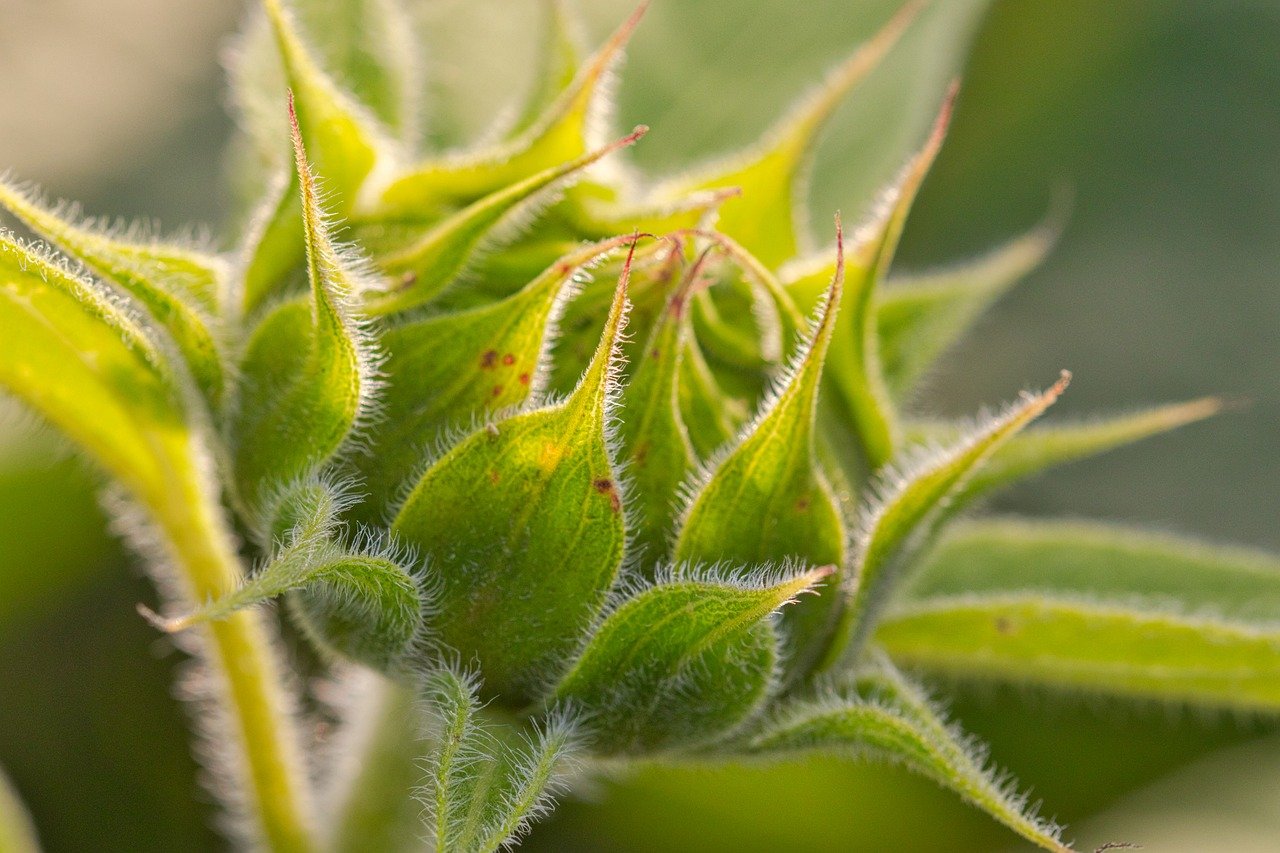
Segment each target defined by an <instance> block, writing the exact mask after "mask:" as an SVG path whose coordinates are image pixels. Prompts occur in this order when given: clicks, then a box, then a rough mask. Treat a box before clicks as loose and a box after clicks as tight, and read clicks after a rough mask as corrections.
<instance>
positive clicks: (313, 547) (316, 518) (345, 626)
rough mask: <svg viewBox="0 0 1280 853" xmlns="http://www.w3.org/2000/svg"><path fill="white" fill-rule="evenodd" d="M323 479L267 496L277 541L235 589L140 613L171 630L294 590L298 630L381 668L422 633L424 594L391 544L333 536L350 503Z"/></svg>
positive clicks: (408, 560) (373, 538)
mask: <svg viewBox="0 0 1280 853" xmlns="http://www.w3.org/2000/svg"><path fill="white" fill-rule="evenodd" d="M349 500H350V499H349V498H346V497H345V496H344V495H343V494H342V493H341V492H340V491H339V490H337V489H334V488H333V487H331V486H329V485H328V484H326V483H324V482H321V481H312V480H307V481H301V482H299V483H297V484H293V485H291V486H290V487H287V488H285V489H283V490H281V492H280V493H279V494H278V495H275V496H273V498H272V501H271V503H272V504H273V505H274V506H275V507H276V511H275V513H273V514H274V515H275V519H274V521H273V524H274V526H276V527H277V528H279V527H282V526H283V525H286V524H289V522H290V520H292V526H290V527H288V528H287V530H286V532H284V534H283V535H282V536H279V537H278V538H277V539H276V545H277V547H276V549H275V553H274V556H273V558H272V559H271V561H270V562H269V563H267V564H266V565H265V566H263V567H262V568H261V569H259V570H258V571H257V572H255V573H254V574H253V576H252V577H250V578H249V579H248V580H246V581H245V582H244V583H243V584H241V585H240V587H239V588H237V589H235V590H234V591H232V592H229V593H227V594H226V595H224V596H222V597H221V598H218V599H215V600H213V601H209V602H206V603H204V604H202V605H201V606H199V607H197V608H196V609H195V610H193V611H191V612H190V613H185V614H183V615H181V616H176V617H170V618H161V617H158V616H156V615H155V614H153V613H151V612H150V611H149V610H147V609H146V608H143V607H141V606H140V607H139V610H140V611H141V612H142V613H143V615H144V616H146V617H147V618H148V620H149V621H151V622H152V623H153V624H154V625H156V627H158V628H160V629H161V630H163V631H167V632H170V633H174V632H178V631H185V630H187V629H188V628H191V627H192V626H195V625H199V624H203V623H205V622H211V621H216V620H219V619H225V618H227V617H228V616H230V615H231V614H233V613H235V612H237V611H239V610H243V609H244V608H246V607H254V606H257V605H260V604H263V603H265V602H267V601H270V600H271V599H273V598H277V597H279V596H281V595H284V594H285V593H289V592H297V595H296V596H295V597H294V599H293V602H292V603H293V610H294V612H295V614H297V615H298V616H299V617H300V619H301V622H302V628H303V630H304V631H305V632H306V633H307V634H308V636H310V637H311V638H312V640H314V641H315V642H316V644H317V645H318V646H319V647H320V648H323V649H329V650H332V651H334V652H336V653H338V654H341V655H344V656H346V657H349V658H352V659H354V660H358V661H360V662H362V663H364V664H366V665H368V666H371V667H373V668H375V669H378V670H382V671H386V670H387V669H388V668H390V667H391V666H393V665H394V664H395V663H397V662H398V661H399V660H400V659H401V658H402V656H403V655H404V654H405V653H406V652H407V651H408V650H409V647H410V644H411V643H412V642H413V640H414V639H415V638H416V637H417V636H418V635H419V633H420V632H421V630H422V627H423V624H422V611H423V603H422V594H421V592H420V591H419V589H418V584H417V582H416V581H415V580H414V578H413V577H412V576H411V575H410V574H409V572H408V570H407V569H405V568H404V566H405V565H407V564H410V563H411V562H412V560H411V558H410V557H409V556H408V555H407V554H405V553H404V552H403V551H401V550H399V549H396V548H394V547H393V546H392V545H391V544H390V543H389V542H387V541H385V540H383V539H380V538H379V537H377V536H375V535H373V534H368V535H365V536H363V537H361V538H360V539H359V540H358V541H357V542H356V543H355V545H354V546H350V547H348V546H345V545H343V544H341V543H340V542H339V541H338V540H337V533H338V530H337V528H338V514H339V513H340V512H341V511H342V510H343V509H345V507H346V506H347V505H348V503H349Z"/></svg>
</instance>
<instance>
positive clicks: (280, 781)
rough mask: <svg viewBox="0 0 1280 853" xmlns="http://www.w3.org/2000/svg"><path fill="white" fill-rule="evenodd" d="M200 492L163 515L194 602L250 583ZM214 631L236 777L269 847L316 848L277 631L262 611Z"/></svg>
mask: <svg viewBox="0 0 1280 853" xmlns="http://www.w3.org/2000/svg"><path fill="white" fill-rule="evenodd" d="M191 491H192V492H193V494H190V495H184V496H182V497H183V499H181V500H177V499H174V500H170V501H169V502H168V504H167V506H166V507H165V509H164V511H163V512H161V513H159V518H158V520H159V522H160V525H161V527H162V528H163V529H164V531H165V533H166V535H167V538H168V540H169V543H170V545H171V547H172V548H173V550H174V554H175V557H176V562H177V568H178V570H179V573H180V575H181V580H182V581H183V582H184V585H185V586H186V592H187V595H188V596H189V597H190V598H191V600H192V601H194V602H202V601H208V600H213V599H217V598H220V597H221V596H224V595H226V594H228V593H229V592H231V591H232V590H234V589H236V587H237V586H238V585H239V584H240V583H241V582H242V580H243V571H242V568H241V564H240V561H239V559H238V558H237V556H236V554H235V551H234V549H233V547H232V542H231V536H230V533H229V531H227V530H226V528H225V525H224V524H223V521H222V519H221V518H220V517H219V516H218V515H217V514H216V511H214V510H212V509H211V508H210V507H209V503H208V501H207V499H205V498H204V496H202V495H201V494H199V493H198V489H192V490H191ZM202 630H204V631H206V632H207V634H206V636H207V638H208V643H207V649H208V652H207V658H208V659H207V661H206V663H207V665H208V666H209V668H210V670H212V672H211V677H212V678H213V679H214V682H215V685H216V686H215V690H214V691H213V692H214V695H213V697H212V699H213V701H217V702H219V703H220V704H221V705H222V707H221V708H220V709H219V711H220V712H221V714H222V715H223V716H224V717H225V719H226V721H227V727H228V731H226V732H223V733H220V734H221V736H222V737H226V738H229V739H231V740H232V743H229V744H226V745H223V744H219V745H218V746H219V747H221V748H225V749H227V750H228V752H230V751H231V750H234V751H235V752H234V755H233V759H232V760H233V763H232V768H233V770H234V772H236V773H237V774H238V775H239V777H240V778H237V779H235V780H233V784H236V785H237V786H238V787H239V788H240V790H241V791H242V792H243V793H242V796H243V798H244V802H245V806H246V807H247V810H248V811H249V813H250V816H251V817H252V818H253V819H254V820H256V823H257V826H256V830H257V834H258V835H259V836H260V840H261V842H262V844H263V845H264V846H265V847H266V848H267V849H269V850H273V851H278V853H286V852H287V853H295V851H311V850H314V849H315V844H314V841H313V838H312V833H311V831H310V827H309V814H310V810H309V808H308V805H309V799H310V797H309V791H308V790H307V782H306V778H307V777H306V774H305V773H304V772H303V769H302V761H301V756H300V749H299V742H298V738H297V733H296V731H295V728H294V721H293V718H292V709H291V708H290V707H289V703H288V699H287V696H288V694H287V692H286V691H285V690H284V689H283V688H282V686H281V684H282V682H281V666H280V662H279V661H278V660H277V659H276V654H275V651H274V649H275V645H274V643H273V637H272V635H271V629H270V628H269V627H268V625H267V624H266V623H265V622H264V621H263V619H262V616H261V614H260V613H259V612H257V611H241V612H238V613H234V614H232V615H230V616H228V617H227V618H226V619H223V620H220V621H217V622H212V623H210V624H209V625H207V626H206V627H205V628H203V629H202Z"/></svg>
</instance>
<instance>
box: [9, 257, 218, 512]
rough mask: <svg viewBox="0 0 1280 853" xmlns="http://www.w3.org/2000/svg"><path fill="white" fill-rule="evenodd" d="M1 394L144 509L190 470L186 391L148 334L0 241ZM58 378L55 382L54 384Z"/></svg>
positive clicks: (45, 264) (86, 288) (95, 291)
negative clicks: (64, 438)
mask: <svg viewBox="0 0 1280 853" xmlns="http://www.w3.org/2000/svg"><path fill="white" fill-rule="evenodd" d="M0 328H3V329H4V334H5V351H4V357H3V358H0V387H3V388H4V389H5V390H7V391H8V392H9V393H11V394H13V395H14V396H16V397H17V398H18V399H19V400H20V401H21V402H23V403H24V404H26V405H27V406H28V407H30V408H31V409H32V410H34V411H35V412H36V413H37V414H38V415H40V416H41V417H42V418H44V419H45V420H47V421H48V422H49V423H51V424H53V425H54V426H55V427H56V428H57V429H58V430H60V431H61V432H62V433H63V434H65V435H66V436H68V437H69V438H70V439H71V440H72V441H73V442H74V443H75V444H76V445H77V446H79V447H80V448H81V449H82V450H84V451H85V452H86V453H88V455H89V456H90V457H91V458H92V459H94V460H95V461H96V462H97V463H98V464H100V465H101V466H103V467H104V468H106V469H107V470H108V471H109V472H110V473H111V474H112V475H113V476H114V477H116V478H117V479H119V480H120V481H121V482H122V483H124V484H125V486H126V487H128V489H129V490H130V491H131V492H132V493H133V494H134V495H135V496H136V497H138V498H140V499H142V500H143V502H144V503H146V504H147V505H148V506H151V507H153V508H154V507H162V506H163V505H164V504H165V502H166V501H167V500H168V499H169V498H170V497H171V495H172V489H171V483H172V480H173V479H174V478H175V476H177V477H183V476H185V475H186V474H190V473H192V467H191V459H192V456H193V450H194V448H193V446H192V434H191V429H190V426H189V424H188V416H187V412H186V407H185V405H184V403H183V396H184V395H183V393H182V391H181V389H180V388H179V386H178V384H177V382H176V380H175V379H174V377H173V376H172V375H171V374H170V373H169V372H168V370H167V368H166V367H165V362H164V358H163V356H162V355H161V353H160V352H159V351H158V350H157V348H156V346H155V344H154V343H153V342H152V341H151V340H150V339H149V337H148V336H147V334H146V332H145V331H144V330H143V328H142V327H141V326H139V325H138V324H137V323H136V322H135V321H134V320H133V319H131V318H130V317H129V316H128V315H127V314H126V313H125V311H124V310H123V309H122V308H121V307H120V306H119V305H118V304H116V303H115V302H114V301H112V299H111V298H110V297H109V296H108V295H107V294H106V293H104V292H103V290H102V289H100V288H99V287H98V286H97V285H96V284H94V283H93V282H91V281H90V280H88V279H86V278H82V277H79V276H77V275H75V274H73V273H71V272H69V271H68V270H67V269H66V268H65V267H63V266H62V265H60V264H59V263H57V262H56V261H53V260H50V259H49V258H48V257H47V256H45V255H43V254H40V253H39V252H36V251H33V250H32V249H31V248H29V247H27V246H24V245H23V244H21V243H19V242H17V241H16V240H14V239H13V238H12V237H10V236H8V235H5V234H0ZM55 378H56V381H55Z"/></svg>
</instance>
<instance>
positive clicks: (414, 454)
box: [354, 237, 632, 513]
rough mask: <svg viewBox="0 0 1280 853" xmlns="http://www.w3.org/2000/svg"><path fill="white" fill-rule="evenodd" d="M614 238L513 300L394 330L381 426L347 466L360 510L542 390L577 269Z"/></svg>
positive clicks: (567, 259)
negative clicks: (443, 442)
mask: <svg viewBox="0 0 1280 853" xmlns="http://www.w3.org/2000/svg"><path fill="white" fill-rule="evenodd" d="M631 241H632V238H631V237H615V238H613V239H611V240H606V241H603V242H600V243H592V244H589V245H587V246H582V247H580V248H578V249H577V250H575V251H573V252H571V253H569V254H567V255H565V256H564V257H562V258H561V259H560V260H558V261H557V262H556V263H555V264H553V265H552V266H551V267H550V268H548V269H546V270H545V271H543V273H542V274H541V275H539V276H538V277H537V278H535V279H534V280H533V281H531V282H529V283H528V284H527V285H525V287H523V288H522V289H521V290H519V291H518V292H517V293H515V294H513V295H512V296H509V297H507V298H506V299H502V300H500V301H498V302H494V303H492V304H489V305H483V306H480V307H478V308H472V309H469V310H465V311H458V312H454V313H447V314H440V315H436V316H432V317H426V318H423V319H421V320H415V321H411V322H408V323H404V324H401V325H398V326H395V327H393V328H392V329H390V330H388V331H387V332H386V333H385V334H384V336H383V345H384V347H385V349H386V351H387V354H388V355H387V361H386V364H385V365H384V367H383V371H384V373H385V374H386V379H387V382H386V388H385V390H384V393H383V398H382V401H381V402H382V407H381V412H382V415H383V416H382V418H381V419H380V421H379V423H378V424H377V425H376V426H375V427H374V428H373V429H372V430H371V431H370V436H369V439H370V452H369V453H367V454H361V455H360V456H359V457H357V458H356V459H355V460H354V462H355V465H356V467H357V468H358V469H359V471H360V472H361V473H362V474H363V475H364V479H365V489H366V490H367V491H368V493H369V500H368V502H367V507H368V510H369V511H370V512H372V513H376V512H378V511H380V510H381V508H385V507H386V506H387V504H388V502H389V501H390V500H392V499H393V498H394V497H395V496H396V494H397V492H398V490H399V489H400V487H401V486H402V484H403V483H404V482H405V480H406V479H408V478H409V477H410V476H411V475H412V474H413V473H414V472H415V470H416V469H418V468H419V466H420V464H421V460H422V459H423V457H424V456H425V455H426V454H427V453H428V452H429V450H430V448H431V447H432V446H433V444H434V442H435V441H436V440H437V438H438V437H439V436H441V435H448V434H450V433H454V432H456V431H458V430H460V429H464V428H468V427H471V426H473V425H474V424H475V423H476V422H477V421H478V420H483V419H485V418H488V417H490V416H493V415H496V414H498V413H500V412H505V411H509V410H511V409H513V408H515V407H517V406H520V405H522V404H523V403H525V402H526V401H527V400H528V399H529V398H530V396H531V395H534V396H537V395H540V394H542V393H543V392H544V391H545V389H546V384H547V371H548V368H549V359H548V355H549V351H550V348H551V345H552V344H553V342H554V341H555V338H556V329H557V325H558V322H559V318H560V315H561V314H562V313H563V310H564V306H565V303H566V302H567V301H568V299H569V298H570V297H571V296H572V294H573V291H574V290H576V287H577V281H578V277H580V276H584V275H585V274H586V273H585V269H586V268H587V267H588V266H590V265H592V264H594V263H596V262H598V261H599V260H600V259H602V258H604V257H607V256H608V255H609V254H611V253H612V252H614V251H616V250H617V249H619V248H621V247H622V246H624V245H625V244H626V243H628V242H631Z"/></svg>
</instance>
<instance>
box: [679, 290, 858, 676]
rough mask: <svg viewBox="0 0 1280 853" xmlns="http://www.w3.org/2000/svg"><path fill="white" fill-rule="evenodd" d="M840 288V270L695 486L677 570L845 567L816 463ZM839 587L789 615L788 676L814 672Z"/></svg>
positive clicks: (835, 516)
mask: <svg viewBox="0 0 1280 853" xmlns="http://www.w3.org/2000/svg"><path fill="white" fill-rule="evenodd" d="M842 286H843V269H837V271H836V274H835V276H834V278H833V279H832V283H831V289H830V291H829V292H828V295H827V298H826V299H825V300H824V301H823V303H822V304H821V305H820V306H819V308H818V312H817V315H816V318H815V320H814V322H813V324H812V327H811V330H810V332H809V334H808V335H807V336H806V343H805V346H803V347H802V348H801V350H800V352H799V353H798V354H797V357H796V359H795V363H794V365H793V367H792V369H791V370H790V372H789V374H788V375H787V377H786V379H785V380H784V381H782V382H780V383H779V387H778V391H777V392H776V393H775V394H774V395H773V398H772V399H771V400H769V401H767V402H766V403H765V404H764V405H763V406H762V410H761V413H760V414H759V415H758V416H757V418H756V420H755V422H754V423H753V424H752V425H751V426H750V427H748V429H747V430H746V431H745V433H744V435H743V437H742V439H741V440H740V441H739V442H738V443H737V445H736V446H734V447H733V448H732V449H730V450H728V451H727V452H726V453H725V455H724V456H723V457H722V458H721V459H719V460H716V461H714V462H713V463H712V464H711V466H709V468H708V470H707V472H706V473H705V474H704V475H703V476H702V478H701V482H700V483H698V484H696V486H695V488H694V490H693V491H692V497H691V498H690V499H689V502H688V505H687V508H686V510H685V512H684V514H683V517H682V519H681V524H680V528H679V532H678V535H677V538H676V544H675V554H674V556H675V559H676V560H677V561H687V562H698V561H700V562H715V561H726V562H728V563H730V564H733V565H746V566H749V565H759V564H762V563H775V564H776V563H780V562H782V561H784V560H789V559H791V560H798V561H801V562H803V563H805V564H807V565H814V566H820V565H828V564H830V565H835V566H843V565H844V547H845V532H844V526H843V523H842V522H841V519H840V513H839V511H838V509H837V507H836V500H835V496H834V494H833V493H832V490H831V487H830V485H829V484H828V483H827V481H826V479H825V478H824V477H823V475H822V473H821V472H820V471H819V470H818V466H817V459H816V453H815V419H816V413H817V402H818V390H819V387H820V385H821V382H822V375H823V365H824V362H825V359H826V356H827V350H828V348H829V346H830V344H831V339H832V334H833V332H834V329H835V326H836V322H837V321H836V318H837V316H838V314H839V310H840V302H841V294H842ZM840 583H841V579H840V578H839V577H837V578H836V580H835V581H834V582H833V583H832V584H831V586H830V589H829V590H828V591H827V592H825V593H824V594H823V595H820V596H819V597H818V598H817V600H811V601H806V602H805V603H804V604H803V605H802V606H801V607H796V608H793V609H792V610H790V611H789V612H788V615H787V620H786V629H787V632H788V634H789V637H788V639H789V641H790V642H791V644H792V646H793V652H794V658H793V660H791V661H790V662H789V665H790V666H791V668H792V669H793V671H794V672H797V673H799V672H803V671H804V670H806V669H808V668H809V667H810V666H811V665H812V664H813V663H814V661H815V659H816V657H817V655H818V654H819V653H820V651H821V648H822V646H823V644H824V643H825V641H826V639H827V638H828V637H829V635H830V633H831V631H832V630H834V628H835V619H836V616H837V613H838V610H839V606H840V604H841V601H840V594H839V588H840Z"/></svg>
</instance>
